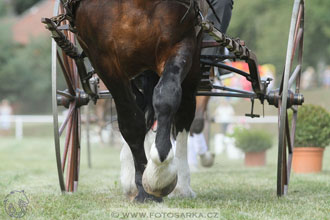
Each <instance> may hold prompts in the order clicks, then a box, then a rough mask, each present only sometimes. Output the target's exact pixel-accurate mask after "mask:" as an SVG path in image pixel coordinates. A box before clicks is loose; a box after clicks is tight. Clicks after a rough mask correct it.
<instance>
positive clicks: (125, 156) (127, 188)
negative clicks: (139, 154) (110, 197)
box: [120, 143, 138, 198]
mask: <svg viewBox="0 0 330 220" xmlns="http://www.w3.org/2000/svg"><path fill="white" fill-rule="evenodd" d="M120 163H121V169H120V181H121V185H122V187H123V191H124V193H125V194H126V195H127V196H128V197H131V198H132V197H135V196H136V195H137V193H138V190H137V187H136V184H135V166H134V161H133V155H132V152H131V149H130V148H129V146H128V145H127V144H126V143H125V144H124V145H123V147H122V149H121V152H120Z"/></svg>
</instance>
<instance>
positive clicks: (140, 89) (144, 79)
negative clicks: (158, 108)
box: [132, 70, 159, 131]
mask: <svg viewBox="0 0 330 220" xmlns="http://www.w3.org/2000/svg"><path fill="white" fill-rule="evenodd" d="M158 81H159V76H158V75H157V74H156V73H155V72H153V71H149V70H148V71H145V72H143V73H142V74H140V75H139V76H138V77H136V78H135V79H134V80H132V88H133V92H134V94H135V97H136V102H137V104H138V106H139V107H140V109H141V110H142V111H143V112H144V115H145V119H146V128H147V131H149V130H150V129H151V127H152V126H153V124H154V122H155V110H154V108H153V104H152V96H153V94H154V88H155V86H156V85H157V83H158Z"/></svg>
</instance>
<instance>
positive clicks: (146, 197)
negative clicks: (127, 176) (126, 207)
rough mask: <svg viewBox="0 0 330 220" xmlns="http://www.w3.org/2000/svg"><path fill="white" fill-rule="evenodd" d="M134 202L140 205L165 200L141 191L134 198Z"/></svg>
mask: <svg viewBox="0 0 330 220" xmlns="http://www.w3.org/2000/svg"><path fill="white" fill-rule="evenodd" d="M134 201H136V202H139V203H144V202H159V203H160V202H163V198H161V197H156V196H153V195H150V194H148V193H146V192H142V191H140V192H139V193H138V195H137V196H136V197H135V198H134Z"/></svg>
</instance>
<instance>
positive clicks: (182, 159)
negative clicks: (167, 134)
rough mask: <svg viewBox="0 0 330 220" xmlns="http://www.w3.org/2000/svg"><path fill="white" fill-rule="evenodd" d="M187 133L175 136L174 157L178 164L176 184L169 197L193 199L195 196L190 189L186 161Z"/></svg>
mask: <svg viewBox="0 0 330 220" xmlns="http://www.w3.org/2000/svg"><path fill="white" fill-rule="evenodd" d="M187 140H188V132H187V131H185V130H184V131H183V132H180V133H179V134H178V136H177V146H176V151H175V157H176V158H177V164H178V183H177V185H176V187H175V189H174V190H173V192H172V193H171V194H170V197H195V196H196V194H195V193H194V192H193V191H192V189H191V188H190V171H189V165H188V160H187Z"/></svg>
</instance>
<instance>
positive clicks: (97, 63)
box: [74, 0, 201, 201]
mask: <svg viewBox="0 0 330 220" xmlns="http://www.w3.org/2000/svg"><path fill="white" fill-rule="evenodd" d="M193 3H195V1H190V0H125V1H123V0H81V1H79V5H77V6H76V7H75V11H74V13H75V26H76V29H77V36H78V40H79V42H80V44H81V46H82V48H83V49H84V51H85V53H86V54H87V56H88V57H89V59H90V60H91V62H92V65H93V67H94V68H95V70H96V71H97V73H98V74H99V76H100V78H101V79H102V81H103V82H104V83H105V85H106V87H107V88H108V89H109V90H110V92H111V94H112V96H113V98H114V100H115V104H116V108H117V113H118V123H119V129H120V131H121V133H122V136H123V137H124V139H125V140H126V142H127V143H128V145H129V147H130V150H131V152H132V154H133V158H134V165H135V184H136V187H137V190H138V194H137V195H136V197H135V199H136V200H137V201H145V200H146V199H152V200H156V201H160V200H161V198H160V197H163V196H166V195H168V194H169V193H171V192H172V191H173V189H174V188H175V186H176V184H177V182H178V186H177V188H176V190H177V191H180V190H185V189H181V188H182V187H181V188H180V186H181V185H180V184H181V182H187V181H188V184H189V178H190V177H189V176H187V175H186V173H184V172H183V171H182V169H186V168H187V166H188V164H186V162H182V161H181V160H180V159H179V160H177V159H176V158H175V157H174V152H173V149H172V146H173V142H172V138H174V139H175V138H176V143H177V147H176V148H177V149H176V150H177V151H176V156H178V157H180V155H181V154H184V153H185V151H186V149H185V148H186V146H185V145H186V143H187V134H188V132H189V128H190V125H191V122H192V120H193V118H194V113H195V92H196V87H197V85H198V82H199V78H200V76H199V75H200V74H199V54H200V46H199V45H200V41H201V37H200V36H201V35H198V36H196V31H195V26H196V24H197V19H196V18H197V17H198V12H197V11H196V10H195V7H194V5H191V4H193ZM191 6H192V7H191ZM145 71H147V74H146V75H145V76H144V77H143V78H144V79H143V80H142V83H141V84H140V85H136V84H135V83H134V81H132V79H134V78H136V77H137V76H139V75H140V74H141V73H142V72H145ZM150 88H151V89H150ZM146 118H147V119H146ZM154 118H155V119H156V120H157V123H158V129H157V134H156V138H155V143H154V145H153V146H152V147H151V150H150V156H149V158H148V160H147V158H146V155H145V151H144V139H145V135H146V133H147V131H148V129H149V128H150V126H151V125H152V122H153V119H154ZM180 145H182V146H180ZM180 149H183V150H182V151H181V152H180ZM185 157H186V156H185ZM182 184H184V183H182ZM183 193H185V192H183Z"/></svg>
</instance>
